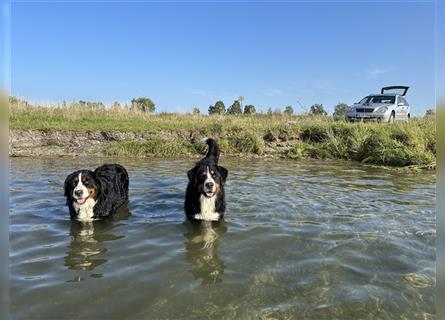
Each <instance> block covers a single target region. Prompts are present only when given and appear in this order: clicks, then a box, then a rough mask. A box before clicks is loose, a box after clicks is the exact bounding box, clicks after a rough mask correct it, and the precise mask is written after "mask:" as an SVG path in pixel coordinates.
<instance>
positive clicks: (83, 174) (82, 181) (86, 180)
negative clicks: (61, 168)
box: [64, 170, 100, 206]
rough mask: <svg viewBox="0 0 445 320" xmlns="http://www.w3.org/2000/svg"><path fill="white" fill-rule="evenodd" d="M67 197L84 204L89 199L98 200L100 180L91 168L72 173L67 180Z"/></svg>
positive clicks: (71, 200)
mask: <svg viewBox="0 0 445 320" xmlns="http://www.w3.org/2000/svg"><path fill="white" fill-rule="evenodd" d="M64 188H65V197H67V199H68V200H69V201H70V202H76V203H77V204H78V205H79V206H81V205H83V204H84V203H85V202H86V201H87V200H88V199H93V200H96V199H97V196H98V193H99V190H100V181H99V180H98V179H97V178H96V176H95V174H94V172H93V171H91V170H79V171H76V172H73V173H71V174H70V175H69V176H68V177H66V180H65V187H64Z"/></svg>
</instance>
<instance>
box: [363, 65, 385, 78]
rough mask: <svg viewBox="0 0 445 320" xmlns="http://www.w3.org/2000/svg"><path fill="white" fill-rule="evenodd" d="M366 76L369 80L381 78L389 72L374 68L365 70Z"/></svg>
mask: <svg viewBox="0 0 445 320" xmlns="http://www.w3.org/2000/svg"><path fill="white" fill-rule="evenodd" d="M365 72H366V76H367V77H368V78H377V77H379V76H381V75H382V74H384V73H386V72H388V69H384V68H378V67H372V68H368V69H366V70H365Z"/></svg>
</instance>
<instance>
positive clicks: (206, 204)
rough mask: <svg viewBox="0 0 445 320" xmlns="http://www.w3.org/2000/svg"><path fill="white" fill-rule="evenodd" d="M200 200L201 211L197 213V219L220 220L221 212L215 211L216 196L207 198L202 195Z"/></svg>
mask: <svg viewBox="0 0 445 320" xmlns="http://www.w3.org/2000/svg"><path fill="white" fill-rule="evenodd" d="M199 202H200V204H201V213H197V214H195V219H198V220H207V221H218V220H219V213H218V212H215V202H216V197H211V198H207V197H206V196H203V195H201V197H200V198H199Z"/></svg>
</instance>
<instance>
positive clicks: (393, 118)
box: [388, 112, 396, 123]
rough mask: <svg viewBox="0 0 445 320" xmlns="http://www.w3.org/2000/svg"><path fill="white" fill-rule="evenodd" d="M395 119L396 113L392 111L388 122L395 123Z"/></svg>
mask: <svg viewBox="0 0 445 320" xmlns="http://www.w3.org/2000/svg"><path fill="white" fill-rule="evenodd" d="M395 119H396V115H395V114H394V112H391V115H390V116H389V119H388V122H389V123H394V120H395Z"/></svg>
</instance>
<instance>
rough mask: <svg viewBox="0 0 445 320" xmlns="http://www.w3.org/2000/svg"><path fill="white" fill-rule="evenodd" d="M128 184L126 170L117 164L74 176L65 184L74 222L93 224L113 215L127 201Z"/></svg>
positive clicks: (80, 172) (72, 174)
mask: <svg viewBox="0 0 445 320" xmlns="http://www.w3.org/2000/svg"><path fill="white" fill-rule="evenodd" d="M128 184H129V178H128V173H127V170H125V168H124V167H122V166H121V165H118V164H104V165H103V166H100V167H99V168H97V169H96V170H94V172H93V171H91V170H79V171H76V172H73V173H71V174H70V175H69V176H68V177H66V180H65V197H66V204H67V206H68V208H69V210H70V215H71V218H72V219H77V220H80V221H91V220H94V219H98V218H101V217H106V216H110V215H112V214H114V213H115V211H116V209H118V208H119V207H120V206H122V205H123V204H125V203H127V201H128Z"/></svg>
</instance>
